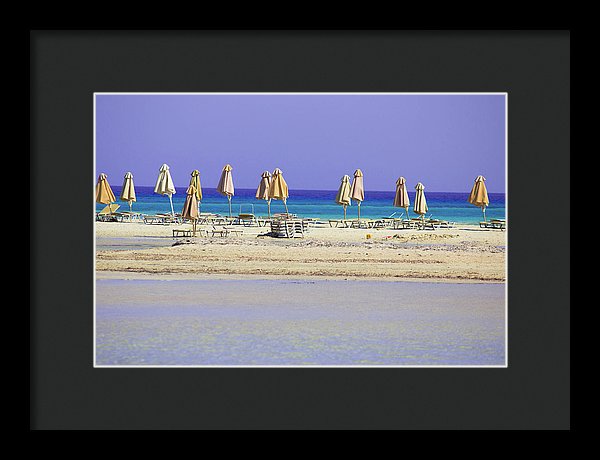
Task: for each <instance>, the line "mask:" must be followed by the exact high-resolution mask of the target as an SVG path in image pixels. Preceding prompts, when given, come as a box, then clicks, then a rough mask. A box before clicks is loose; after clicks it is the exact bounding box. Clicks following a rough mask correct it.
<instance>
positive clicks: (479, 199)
mask: <svg viewBox="0 0 600 460" xmlns="http://www.w3.org/2000/svg"><path fill="white" fill-rule="evenodd" d="M468 201H469V203H471V204H472V205H475V206H477V207H479V208H481V210H482V211H483V220H484V222H485V208H486V206H488V205H489V204H490V200H489V198H488V193H487V188H486V187H485V177H483V176H477V179H475V184H473V188H472V189H471V194H470V195H469V200H468Z"/></svg>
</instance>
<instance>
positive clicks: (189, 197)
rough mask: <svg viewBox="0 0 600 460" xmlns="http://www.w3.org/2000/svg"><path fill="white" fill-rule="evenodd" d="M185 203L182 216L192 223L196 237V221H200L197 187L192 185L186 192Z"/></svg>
mask: <svg viewBox="0 0 600 460" xmlns="http://www.w3.org/2000/svg"><path fill="white" fill-rule="evenodd" d="M185 193H186V196H185V202H184V203H183V209H182V210H181V216H182V217H183V218H184V219H190V220H191V221H192V226H193V231H194V236H196V220H197V219H198V198H197V190H196V187H194V186H193V185H190V186H189V187H188V188H187V190H186V191H185Z"/></svg>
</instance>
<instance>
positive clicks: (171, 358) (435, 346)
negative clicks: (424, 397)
mask: <svg viewBox="0 0 600 460" xmlns="http://www.w3.org/2000/svg"><path fill="white" fill-rule="evenodd" d="M505 353H506V350H505V290H504V285H503V284H444V283H416V282H376V281H359V282H349V281H326V280H323V281H295V280H287V281H286V280H177V281H174V280H173V281H164V280H163V281H158V280H97V284H96V364H97V365H182V366H186V365H187V366H203V365H207V366H260V365H266V366H302V365H317V366H329V365H332V366H334V365H337V366H361V365H369V366H371V365H373V366H376V365H393V366H406V365H409V366H419V365H498V366H502V365H504V364H505Z"/></svg>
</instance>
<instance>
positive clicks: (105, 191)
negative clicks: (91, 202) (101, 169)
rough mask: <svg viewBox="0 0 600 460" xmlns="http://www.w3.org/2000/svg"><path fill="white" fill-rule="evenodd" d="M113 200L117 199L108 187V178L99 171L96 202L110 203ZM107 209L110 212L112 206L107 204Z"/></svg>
mask: <svg viewBox="0 0 600 460" xmlns="http://www.w3.org/2000/svg"><path fill="white" fill-rule="evenodd" d="M115 201H117V199H116V198H115V194H114V193H113V191H112V188H110V184H109V183H108V178H107V176H106V174H104V173H101V174H100V175H99V176H98V183H97V184H96V203H100V204H108V205H110V204H111V203H114V202H115ZM109 210H110V213H111V214H112V207H110V206H109Z"/></svg>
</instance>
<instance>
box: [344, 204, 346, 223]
mask: <svg viewBox="0 0 600 460" xmlns="http://www.w3.org/2000/svg"><path fill="white" fill-rule="evenodd" d="M344 220H346V205H344Z"/></svg>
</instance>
